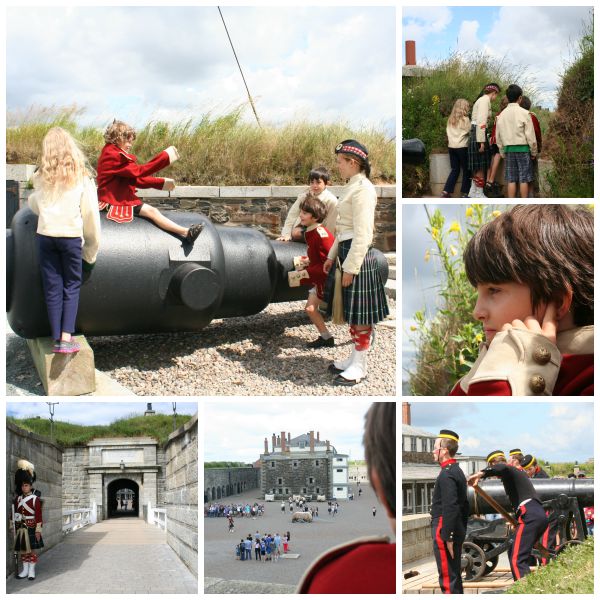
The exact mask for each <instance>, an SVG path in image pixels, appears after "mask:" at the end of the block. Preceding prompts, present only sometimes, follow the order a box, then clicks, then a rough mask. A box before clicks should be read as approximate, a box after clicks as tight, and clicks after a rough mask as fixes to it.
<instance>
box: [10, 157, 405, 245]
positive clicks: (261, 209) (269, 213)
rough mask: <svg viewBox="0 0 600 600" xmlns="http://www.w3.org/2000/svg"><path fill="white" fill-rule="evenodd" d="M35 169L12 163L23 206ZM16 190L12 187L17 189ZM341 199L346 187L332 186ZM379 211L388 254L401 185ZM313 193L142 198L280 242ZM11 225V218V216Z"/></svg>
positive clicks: (389, 191)
mask: <svg viewBox="0 0 600 600" xmlns="http://www.w3.org/2000/svg"><path fill="white" fill-rule="evenodd" d="M34 169H35V166H34V165H7V166H6V179H7V180H9V181H16V182H18V183H19V190H18V192H16V194H17V195H18V204H19V206H23V205H25V204H26V203H27V198H28V196H29V194H30V193H31V192H32V190H30V189H27V188H28V182H29V180H30V178H31V176H32V175H33V171H34ZM11 189H12V188H11ZM329 189H330V191H331V192H332V193H333V194H335V195H336V196H338V197H339V195H340V193H341V190H342V186H330V187H329ZM375 189H376V191H377V197H378V200H377V207H376V210H375V231H374V238H373V245H374V246H375V247H376V248H378V249H379V250H381V251H382V252H393V251H395V250H396V186H395V185H376V186H375ZM306 190H307V186H305V185H299V186H298V185H295V186H270V185H265V186H222V187H220V186H200V185H198V186H196V185H194V186H191V185H190V186H178V187H176V188H175V190H173V191H172V192H165V191H162V190H152V189H147V190H139V192H138V196H139V197H140V198H142V199H143V200H144V202H147V203H148V204H151V205H152V206H155V207H156V208H158V209H159V210H161V211H163V212H167V213H168V211H170V210H178V211H183V212H197V213H203V214H204V215H206V216H207V217H209V218H210V220H211V221H212V222H213V223H215V224H216V225H227V226H249V227H252V228H253V229H258V230H259V231H262V232H263V233H264V234H265V235H266V236H267V237H269V238H271V239H274V238H276V237H277V236H278V235H279V233H280V232H281V228H282V227H283V224H284V222H285V219H286V217H287V213H288V211H289V209H290V207H291V206H292V204H293V203H294V202H295V201H296V198H297V197H298V195H299V194H300V193H302V192H305V191H306ZM13 195H14V194H13ZM7 218H8V220H9V223H8V224H10V218H9V217H7Z"/></svg>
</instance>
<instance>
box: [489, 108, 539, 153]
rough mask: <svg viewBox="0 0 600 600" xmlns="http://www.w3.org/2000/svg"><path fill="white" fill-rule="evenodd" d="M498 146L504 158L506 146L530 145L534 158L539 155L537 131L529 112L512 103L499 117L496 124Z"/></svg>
mask: <svg viewBox="0 0 600 600" xmlns="http://www.w3.org/2000/svg"><path fill="white" fill-rule="evenodd" d="M496 144H498V148H499V149H500V154H501V155H502V156H504V148H505V146H521V145H523V146H524V145H526V144H527V145H528V146H529V152H530V153H531V156H532V157H535V156H536V155H537V141H536V139H535V130H534V128H533V121H532V120H531V115H530V114H529V111H527V110H525V109H524V108H521V107H520V106H519V105H518V104H517V103H516V102H511V103H510V104H509V105H508V106H507V107H506V108H505V109H504V110H503V111H502V112H501V113H500V114H499V115H498V121H497V122H496Z"/></svg>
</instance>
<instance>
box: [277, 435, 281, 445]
mask: <svg viewBox="0 0 600 600" xmlns="http://www.w3.org/2000/svg"><path fill="white" fill-rule="evenodd" d="M277 447H278V448H281V438H280V437H279V436H277Z"/></svg>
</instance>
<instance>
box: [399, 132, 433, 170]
mask: <svg viewBox="0 0 600 600" xmlns="http://www.w3.org/2000/svg"><path fill="white" fill-rule="evenodd" d="M426 158H427V152H426V150H425V144H424V143H423V142H422V141H421V140H419V139H417V138H414V139H412V140H402V162H403V163H404V164H408V165H420V164H421V163H424V162H425V159H426Z"/></svg>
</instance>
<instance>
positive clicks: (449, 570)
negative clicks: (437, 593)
mask: <svg viewBox="0 0 600 600" xmlns="http://www.w3.org/2000/svg"><path fill="white" fill-rule="evenodd" d="M458 439H459V438H458V434H457V433H455V432H454V431H450V430H449V429H442V430H441V431H440V433H439V435H438V437H437V439H436V440H435V445H434V447H433V459H434V460H435V461H436V462H437V463H438V464H439V465H440V467H441V471H440V474H439V475H438V477H437V480H436V482H435V488H434V490H433V502H432V505H431V537H432V538H433V553H434V555H435V562H436V563H437V569H438V574H439V581H440V588H441V590H442V593H443V594H462V593H463V586H462V579H461V576H460V556H461V552H462V544H463V542H464V540H465V535H466V532H467V520H468V518H469V501H468V500H467V480H466V478H465V475H464V473H463V472H462V469H461V468H460V467H459V466H458V463H457V462H456V459H455V458H454V456H455V455H456V452H457V451H458Z"/></svg>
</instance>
